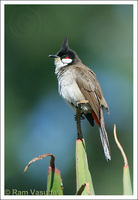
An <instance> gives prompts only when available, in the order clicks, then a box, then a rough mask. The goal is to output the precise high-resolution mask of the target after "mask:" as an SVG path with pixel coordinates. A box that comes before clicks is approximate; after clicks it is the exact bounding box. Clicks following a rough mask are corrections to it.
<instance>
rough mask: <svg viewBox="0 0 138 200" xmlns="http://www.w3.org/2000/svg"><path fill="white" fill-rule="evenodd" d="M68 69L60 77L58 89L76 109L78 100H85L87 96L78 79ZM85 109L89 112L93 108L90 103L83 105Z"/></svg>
mask: <svg viewBox="0 0 138 200" xmlns="http://www.w3.org/2000/svg"><path fill="white" fill-rule="evenodd" d="M70 71H71V70H70V69H68V70H67V71H66V72H65V73H64V75H62V76H59V77H58V89H59V94H60V95H61V96H62V97H63V99H64V100H65V101H66V102H67V103H68V104H69V105H70V106H71V107H72V108H73V109H74V110H76V105H77V102H79V101H82V100H85V97H84V96H83V94H82V93H81V91H80V89H79V87H78V85H77V83H76V81H75V77H74V74H72V73H71V72H70ZM72 104H73V105H75V106H73V105H72ZM82 109H83V111H84V112H85V111H86V112H88V110H91V108H90V106H89V105H88V104H85V105H83V106H82Z"/></svg>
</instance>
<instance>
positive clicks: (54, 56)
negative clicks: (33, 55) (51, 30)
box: [49, 55, 59, 58]
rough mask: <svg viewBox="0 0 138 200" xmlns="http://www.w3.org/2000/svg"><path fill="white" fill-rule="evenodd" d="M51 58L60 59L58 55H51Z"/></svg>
mask: <svg viewBox="0 0 138 200" xmlns="http://www.w3.org/2000/svg"><path fill="white" fill-rule="evenodd" d="M49 57H52V58H59V57H58V56H57V55H49Z"/></svg>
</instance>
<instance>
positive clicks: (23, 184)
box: [5, 5, 133, 195]
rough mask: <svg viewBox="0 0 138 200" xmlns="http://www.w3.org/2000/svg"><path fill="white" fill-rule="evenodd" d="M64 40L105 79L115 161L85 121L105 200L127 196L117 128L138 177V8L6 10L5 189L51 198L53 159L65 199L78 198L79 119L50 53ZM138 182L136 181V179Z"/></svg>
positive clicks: (91, 160) (91, 164)
mask: <svg viewBox="0 0 138 200" xmlns="http://www.w3.org/2000/svg"><path fill="white" fill-rule="evenodd" d="M64 36H67V37H68V40H69V46H70V48H71V49H73V50H75V51H76V52H77V54H78V55H79V57H80V58H81V60H82V62H83V63H84V64H85V65H87V66H88V67H90V68H91V69H92V70H93V71H94V72H95V73H96V75H97V79H98V81H99V82H100V85H101V87H102V90H103V94H104V97H105V99H106V101H107V103H108V106H109V109H110V115H108V114H107V113H106V112H105V114H104V116H105V123H106V129H107V132H108V137H109V141H110V146H111V152H112V161H111V162H107V161H106V160H105V157H104V153H103V149H102V145H101V141H100V137H99V130H98V127H97V126H96V125H95V127H94V128H92V127H91V126H90V124H89V123H88V122H87V120H83V121H82V130H83V135H84V138H85V142H86V147H87V153H88V162H89V168H90V172H91V174H92V179H93V184H94V189H95V193H96V194H97V195H119V194H122V191H123V186H122V173H123V171H122V170H123V169H122V167H123V160H122V157H121V154H120V151H119V150H118V148H117V146H116V144H115V141H114V137H113V125H114V123H116V125H117V135H118V138H119V140H120V143H121V144H122V146H123V148H124V150H125V152H126V155H127V158H128V162H129V165H130V173H131V179H132V178H133V6H132V5H6V6H5V188H8V189H10V190H12V189H16V190H19V191H25V190H26V191H28V192H30V189H32V190H33V189H35V190H39V191H40V190H41V191H44V190H45V189H46V182H47V168H48V164H49V158H46V159H44V160H41V161H37V162H36V163H34V164H32V166H31V167H30V168H29V169H28V171H27V173H26V174H24V173H23V170H24V168H25V166H26V165H27V164H28V162H29V161H30V160H31V159H32V158H34V157H36V156H38V155H41V154H44V153H53V154H54V155H55V157H56V166H57V167H58V168H59V170H60V171H61V176H62V179H63V185H64V194H65V195H71V194H75V192H76V178H75V175H76V174H75V143H76V136H77V134H76V124H75V121H74V114H75V113H74V112H73V110H71V109H70V108H69V107H68V106H67V105H66V103H65V102H64V101H63V100H62V98H61V97H60V96H59V94H58V86H57V79H56V76H55V74H54V70H55V66H54V63H53V59H51V58H49V57H48V55H49V54H55V53H56V52H57V51H58V50H59V49H60V47H61V44H62V41H63V38H64ZM132 181H133V179H132Z"/></svg>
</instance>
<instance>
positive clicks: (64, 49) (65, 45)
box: [57, 37, 69, 56]
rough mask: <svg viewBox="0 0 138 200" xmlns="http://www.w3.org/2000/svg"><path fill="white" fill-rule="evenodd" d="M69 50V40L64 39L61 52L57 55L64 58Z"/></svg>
mask: <svg viewBox="0 0 138 200" xmlns="http://www.w3.org/2000/svg"><path fill="white" fill-rule="evenodd" d="M68 50H69V47H68V38H67V37H64V40H63V43H62V46H61V49H60V51H59V52H58V53H57V55H58V56H62V55H64V54H66V53H67V52H68Z"/></svg>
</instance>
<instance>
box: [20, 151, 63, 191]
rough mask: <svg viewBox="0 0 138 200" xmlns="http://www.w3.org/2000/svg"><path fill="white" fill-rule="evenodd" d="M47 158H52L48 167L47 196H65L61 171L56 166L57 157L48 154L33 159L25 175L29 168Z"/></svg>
mask: <svg viewBox="0 0 138 200" xmlns="http://www.w3.org/2000/svg"><path fill="white" fill-rule="evenodd" d="M47 156H51V159H50V163H49V167H48V178H47V195H63V185H62V179H61V176H60V171H59V170H58V169H57V168H56V166H55V157H54V155H53V154H51V153H46V154H43V155H40V156H38V157H35V158H33V159H32V160H31V161H30V162H29V163H28V165H27V166H26V167H25V169H24V173H25V172H26V171H27V169H28V167H29V166H30V165H31V164H32V163H33V162H36V161H37V160H41V159H43V158H45V157H47Z"/></svg>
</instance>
